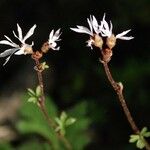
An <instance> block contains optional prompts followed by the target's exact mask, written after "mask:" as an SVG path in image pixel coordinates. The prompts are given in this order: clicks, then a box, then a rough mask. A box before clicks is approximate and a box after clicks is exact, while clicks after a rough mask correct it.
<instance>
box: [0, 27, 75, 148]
mask: <svg viewBox="0 0 150 150" xmlns="http://www.w3.org/2000/svg"><path fill="white" fill-rule="evenodd" d="M35 28H36V25H33V26H32V27H31V28H30V29H29V31H28V32H27V34H26V35H25V36H23V34H22V29H21V27H20V26H19V24H17V31H18V34H16V33H15V32H14V31H13V35H14V37H15V38H17V39H18V40H19V42H20V44H16V43H14V42H13V41H12V40H11V39H10V38H9V37H8V36H6V35H4V37H5V38H6V39H5V40H1V41H0V44H1V45H2V44H3V45H8V46H11V47H12V48H10V49H7V50H5V51H4V52H2V53H0V57H7V58H6V61H5V63H4V64H3V65H6V63H7V62H8V61H9V60H10V58H11V56H12V55H13V54H14V55H26V54H30V55H31V58H32V59H33V60H34V61H35V67H34V69H35V71H36V72H37V76H38V82H39V83H38V86H37V87H36V89H35V90H32V89H30V88H29V89H28V95H29V98H28V102H32V103H35V104H37V106H38V107H39V108H40V110H41V112H42V113H43V114H44V116H45V118H46V120H47V123H48V125H49V126H50V127H51V128H52V129H53V130H54V131H55V133H56V136H57V138H58V139H60V140H61V141H62V142H63V143H64V145H65V147H66V149H68V150H70V149H72V148H71V145H70V142H69V141H68V140H67V139H66V137H65V135H64V132H65V126H69V125H71V124H73V123H74V122H75V119H73V118H65V119H67V120H65V122H63V123H62V125H63V129H62V128H60V124H57V122H55V120H53V119H52V118H51V117H50V116H49V114H48V112H47V110H46V107H45V94H44V83H43V76H42V72H43V71H44V70H45V69H48V68H49V66H48V65H47V63H46V62H40V60H41V59H42V58H43V54H46V53H47V52H48V51H49V50H50V49H51V50H59V49H60V47H59V46H58V45H57V42H58V41H60V35H61V31H60V29H58V30H57V31H56V32H54V30H52V31H51V32H50V34H49V38H48V40H47V41H46V42H45V43H44V44H43V45H42V47H41V50H40V51H35V50H33V45H34V42H32V43H31V44H27V42H26V40H27V39H28V38H30V37H31V36H32V35H33V34H34V31H35ZM63 114H64V113H63ZM65 114H66V113H65ZM66 115H67V114H66ZM61 118H62V117H61ZM56 120H58V118H57V119H56ZM72 120H73V121H72ZM61 121H62V119H61V120H60V122H61ZM68 121H70V124H69V123H68V124H67V122H68ZM61 127H62V126H61ZM58 128H60V132H58ZM62 130H63V133H62Z"/></svg>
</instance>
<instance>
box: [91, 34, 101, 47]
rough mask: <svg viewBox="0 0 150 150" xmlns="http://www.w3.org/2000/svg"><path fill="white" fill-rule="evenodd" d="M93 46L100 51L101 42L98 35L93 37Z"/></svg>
mask: <svg viewBox="0 0 150 150" xmlns="http://www.w3.org/2000/svg"><path fill="white" fill-rule="evenodd" d="M93 44H94V46H96V47H99V48H100V49H102V46H103V40H102V38H101V37H100V36H99V35H98V34H95V35H94V43H93Z"/></svg>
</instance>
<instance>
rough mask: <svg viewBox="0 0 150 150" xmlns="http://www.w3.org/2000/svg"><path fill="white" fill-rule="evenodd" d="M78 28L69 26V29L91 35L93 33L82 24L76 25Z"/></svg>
mask: <svg viewBox="0 0 150 150" xmlns="http://www.w3.org/2000/svg"><path fill="white" fill-rule="evenodd" d="M77 27H78V28H70V29H71V30H73V31H75V32H78V33H85V34H89V35H91V36H93V33H92V32H91V31H90V30H89V29H88V28H86V27H83V26H77Z"/></svg>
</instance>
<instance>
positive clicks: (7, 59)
mask: <svg viewBox="0 0 150 150" xmlns="http://www.w3.org/2000/svg"><path fill="white" fill-rule="evenodd" d="M10 57H11V55H10V56H9V57H7V58H6V61H5V63H4V64H3V66H5V65H6V64H7V62H8V61H9V59H10Z"/></svg>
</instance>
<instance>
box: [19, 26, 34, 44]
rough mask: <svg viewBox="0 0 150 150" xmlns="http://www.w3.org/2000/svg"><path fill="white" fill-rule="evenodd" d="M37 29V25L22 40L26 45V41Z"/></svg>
mask: <svg viewBox="0 0 150 150" xmlns="http://www.w3.org/2000/svg"><path fill="white" fill-rule="evenodd" d="M35 28H36V24H35V25H34V26H33V27H32V28H30V30H29V31H28V32H27V34H26V35H25V37H24V38H23V40H22V43H24V42H25V41H26V39H28V38H29V37H30V36H31V35H32V34H33V33H34V30H35Z"/></svg>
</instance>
